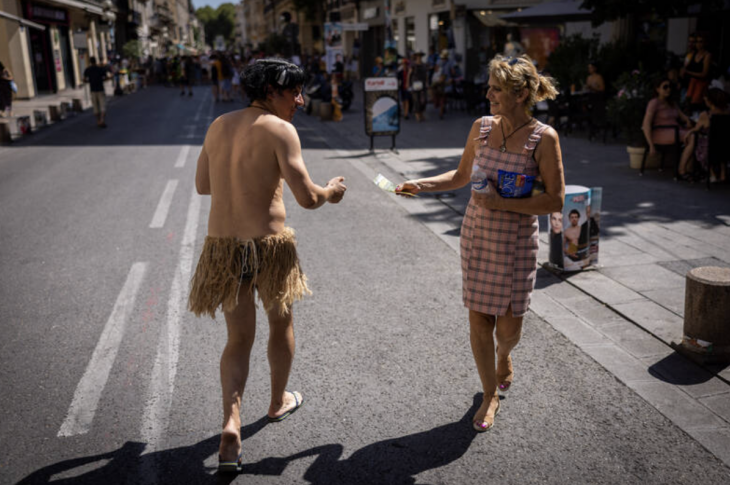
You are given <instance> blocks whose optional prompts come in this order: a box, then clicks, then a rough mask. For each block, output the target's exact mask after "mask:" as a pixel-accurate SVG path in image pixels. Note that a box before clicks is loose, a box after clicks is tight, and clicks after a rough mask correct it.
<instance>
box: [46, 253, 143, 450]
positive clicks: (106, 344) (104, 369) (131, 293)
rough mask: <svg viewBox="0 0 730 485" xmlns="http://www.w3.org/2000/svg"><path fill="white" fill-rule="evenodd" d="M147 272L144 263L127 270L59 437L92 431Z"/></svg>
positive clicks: (135, 264) (136, 264)
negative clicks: (103, 393)
mask: <svg viewBox="0 0 730 485" xmlns="http://www.w3.org/2000/svg"><path fill="white" fill-rule="evenodd" d="M146 271H147V263H141V262H138V263H134V264H133V265H132V268H131V269H130V270H129V275H127V281H126V282H125V283H124V286H123V287H122V291H121V292H120V293H119V296H118V297H117V301H116V303H115V304H114V309H113V310H112V313H111V315H109V320H107V322H106V325H105V326H104V330H103V331H102V333H101V337H100V338H99V342H98V343H97V344H96V348H95V349H94V353H93V354H92V355H91V360H90V361H89V365H88V366H87V367H86V372H84V375H83V377H82V378H81V381H79V384H78V386H77V387H76V392H75V393H74V397H73V401H72V402H71V406H70V407H69V409H68V414H67V415H66V419H65V420H64V422H63V424H62V425H61V429H60V430H59V431H58V436H59V437H64V436H75V435H79V434H84V433H88V431H89V429H90V428H91V423H92V421H93V420H94V414H96V407H97V405H98V404H99V398H100V397H101V393H102V391H103V390H104V386H106V382H107V380H108V379H109V372H110V371H111V368H112V365H113V364H114V360H115V359H116V357H117V351H118V350H119V344H120V343H121V341H122V336H123V335H124V327H125V326H126V324H127V319H128V317H129V314H130V313H131V312H132V309H133V308H134V302H135V300H136V298H137V292H138V291H139V288H140V286H141V285H142V280H143V279H144V275H145V273H146Z"/></svg>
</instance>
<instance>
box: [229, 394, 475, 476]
mask: <svg viewBox="0 0 730 485" xmlns="http://www.w3.org/2000/svg"><path fill="white" fill-rule="evenodd" d="M481 402H482V394H481V393H478V394H476V395H475V396H474V402H473V403H472V406H471V407H470V408H469V409H468V410H467V411H466V412H465V413H464V415H463V416H462V417H461V419H459V420H458V421H455V422H453V423H448V424H445V425H443V426H438V427H436V428H433V429H430V430H428V431H424V432H422V433H414V434H410V435H406V436H402V437H399V438H393V439H388V440H383V441H378V442H377V443H373V444H371V445H367V446H365V447H363V448H360V449H359V450H357V451H355V452H354V453H353V454H352V455H350V457H349V458H346V459H341V458H340V457H341V456H342V452H343V446H342V445H340V444H330V445H323V446H317V447H315V448H311V449H309V450H306V451H302V452H301V453H297V454H295V455H292V456H288V457H285V458H265V459H263V460H261V461H259V462H258V463H252V464H249V465H246V466H244V469H243V473H244V474H246V475H281V474H282V473H283V472H284V469H285V468H286V466H287V465H288V464H289V463H291V462H293V461H295V460H298V459H302V458H307V457H312V456H316V457H317V458H316V459H315V461H314V463H312V465H311V466H310V467H309V469H307V471H306V472H305V474H304V479H305V480H306V481H307V482H309V483H313V484H322V485H324V484H333V483H347V484H360V483H361V484H373V483H398V484H408V483H416V479H415V477H416V475H418V474H419V473H422V472H424V471H426V470H431V469H434V468H439V467H443V466H445V465H448V464H449V463H452V462H454V461H456V460H458V459H459V458H460V457H461V456H462V455H464V453H466V451H467V450H468V449H469V447H470V446H471V443H472V441H473V440H474V438H475V437H476V435H477V432H476V431H474V430H473V428H472V426H471V417H472V415H473V414H474V413H475V412H476V410H477V409H478V408H479V406H480V404H481Z"/></svg>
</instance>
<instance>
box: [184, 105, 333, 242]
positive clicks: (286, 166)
mask: <svg viewBox="0 0 730 485" xmlns="http://www.w3.org/2000/svg"><path fill="white" fill-rule="evenodd" d="M284 179H286V181H287V183H288V185H289V187H290V188H291V190H292V192H293V193H294V196H295V197H296V199H297V202H299V204H300V205H302V206H303V207H305V208H315V207H319V206H320V205H321V204H322V203H324V202H325V201H326V200H327V199H328V198H331V195H330V193H331V190H332V188H331V187H330V186H332V187H334V185H333V182H335V181H336V179H333V180H332V181H330V182H331V183H330V184H328V186H327V187H326V188H324V189H323V188H321V187H319V186H317V185H316V184H314V183H312V181H311V179H310V178H309V174H308V173H307V170H306V167H305V166H304V161H303V159H302V154H301V144H300V141H299V136H298V135H297V132H296V129H295V128H294V126H293V125H292V124H291V123H289V122H288V121H286V120H284V119H281V118H280V117H279V116H276V115H274V114H272V113H270V112H269V111H267V110H265V109H262V108H258V107H256V106H252V107H250V108H246V109H243V110H239V111H234V112H232V113H228V114H225V115H223V116H221V117H219V118H218V119H216V120H215V121H214V122H213V123H212V124H211V126H210V128H209V129H208V133H207V135H206V137H205V142H204V144H203V150H202V151H201V153H200V157H199V159H198V170H197V174H196V186H197V188H198V192H200V193H201V194H211V195H212V200H211V210H210V217H209V220H208V235H209V236H214V237H236V238H238V239H241V240H246V239H253V238H258V237H263V236H266V235H269V234H278V233H280V232H281V231H283V230H284V223H285V220H286V209H285V208H284V200H283V198H282V193H283V180H284ZM337 181H338V182H341V179H340V178H337ZM321 192H327V193H321ZM340 198H341V197H340ZM320 199H321V200H320Z"/></svg>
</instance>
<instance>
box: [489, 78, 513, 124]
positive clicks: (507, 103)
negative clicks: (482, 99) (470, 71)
mask: <svg viewBox="0 0 730 485" xmlns="http://www.w3.org/2000/svg"><path fill="white" fill-rule="evenodd" d="M487 99H488V100H489V111H490V112H491V114H492V115H503V114H505V113H510V112H512V111H513V110H514V109H515V107H516V106H517V95H516V94H515V93H514V91H512V90H511V89H507V88H506V87H505V86H502V85H501V84H499V82H498V81H497V80H496V79H495V77H494V76H491V77H490V79H489V89H488V90H487Z"/></svg>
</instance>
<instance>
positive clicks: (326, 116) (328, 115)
mask: <svg viewBox="0 0 730 485" xmlns="http://www.w3.org/2000/svg"><path fill="white" fill-rule="evenodd" d="M319 119H320V120H322V121H332V103H324V102H323V103H322V104H320V105H319Z"/></svg>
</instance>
